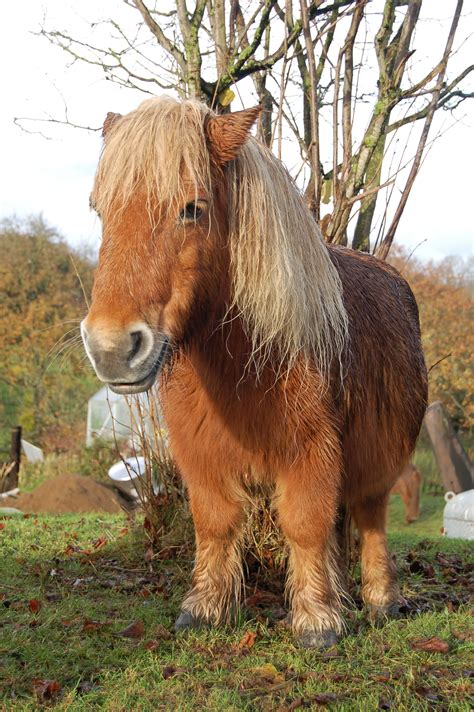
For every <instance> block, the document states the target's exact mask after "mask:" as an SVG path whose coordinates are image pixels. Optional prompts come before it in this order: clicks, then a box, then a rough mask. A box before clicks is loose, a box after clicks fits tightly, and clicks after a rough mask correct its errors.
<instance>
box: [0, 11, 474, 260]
mask: <svg viewBox="0 0 474 712" xmlns="http://www.w3.org/2000/svg"><path fill="white" fill-rule="evenodd" d="M425 4H428V5H430V10H431V9H432V8H433V0H429V2H428V3H426V2H425ZM437 5H438V7H440V5H442V6H443V12H444V15H445V17H449V16H450V11H451V6H453V7H454V0H446V2H443V3H437ZM466 5H467V6H469V5H471V7H472V4H471V3H469V2H468V3H466ZM117 12H118V13H121V14H122V16H123V17H124V18H125V20H126V21H128V18H130V14H128V15H127V13H131V12H132V11H131V10H130V9H129V8H125V7H124V6H123V3H121V2H119V0H81V1H80V2H79V0H76V2H73V1H72V0H70V1H69V2H67V1H64V0H47V1H45V2H41V0H23V2H21V3H9V4H8V6H6V7H5V8H4V12H3V21H2V23H1V27H0V52H1V53H2V55H3V56H2V58H1V59H2V64H1V66H2V69H3V71H2V109H1V113H0V131H1V141H2V151H1V159H2V170H1V173H0V217H8V216H12V215H17V216H18V217H23V216H27V215H30V214H38V213H42V214H43V216H44V218H45V219H46V221H47V222H48V223H50V224H51V225H53V226H55V227H57V228H58V229H59V231H60V232H61V233H62V234H63V235H64V237H66V239H67V240H68V241H69V242H70V243H71V244H74V245H78V244H84V245H87V246H90V247H93V248H96V247H97V244H98V239H99V235H100V225H99V223H98V220H97V218H95V217H94V215H93V214H91V213H90V211H89V207H88V199H89V193H90V189H91V184H92V180H93V176H94V172H95V167H96V163H97V158H98V155H99V151H100V145H101V140H100V136H99V134H98V133H97V132H96V133H94V132H86V131H80V130H76V129H72V128H70V127H60V126H58V127H55V126H53V125H51V124H41V123H39V122H36V123H35V122H24V123H23V125H24V126H25V128H28V129H29V130H30V131H36V132H40V131H41V132H44V133H45V134H47V135H48V136H49V137H51V138H50V140H47V139H45V138H44V137H43V136H42V135H41V134H40V133H33V134H28V133H25V132H23V131H22V130H21V129H20V128H18V127H17V126H15V125H14V123H13V119H14V117H19V116H23V117H38V118H40V117H43V118H45V117H47V116H48V115H49V116H52V117H53V118H60V119H62V118H64V102H66V104H67V107H68V116H69V119H70V120H71V121H73V122H75V123H79V124H86V125H88V126H93V127H98V126H100V125H101V124H102V121H103V119H104V117H105V114H106V113H107V111H118V112H121V113H126V112H127V111H130V110H131V109H133V108H134V107H135V106H136V105H137V104H138V103H139V102H140V101H141V100H142V99H143V95H141V94H139V93H138V92H134V91H131V90H128V89H121V88H120V87H118V86H116V85H114V84H112V83H110V82H107V81H105V80H104V79H103V76H102V74H101V72H100V70H99V69H98V68H94V67H87V66H83V65H79V64H76V65H74V66H72V67H71V66H69V65H68V61H67V57H66V56H65V54H64V53H63V52H62V51H61V50H59V49H57V48H55V47H52V46H51V45H50V44H49V43H48V42H47V41H46V40H45V39H44V38H42V37H38V36H35V35H34V34H33V33H34V32H35V31H37V30H38V29H39V27H40V25H41V22H42V21H43V18H44V17H46V19H47V24H48V26H49V27H58V28H61V29H64V28H67V29H68V30H69V31H70V32H71V34H73V35H74V34H75V30H76V29H77V30H78V31H79V32H83V31H84V28H86V29H87V27H88V20H89V19H98V18H99V17H109V16H112V15H113V14H115V15H116V14H117ZM132 16H133V13H132ZM472 20H473V15H472V14H471V15H470V16H468V18H467V20H465V21H464V22H466V21H467V22H468V23H469V22H470V23H471V31H474V25H473V23H472ZM435 29H436V28H435ZM438 29H439V23H438ZM464 32H465V30H464ZM465 34H466V32H465ZM418 39H419V38H418ZM422 41H423V42H430V41H434V42H437V37H436V32H435V31H434V30H433V31H432V32H428V33H427V34H426V35H425V37H424V38H423V39H422ZM472 54H473V46H472V40H471V44H470V45H469V44H466V45H464V46H463V48H462V49H461V51H460V53H459V55H460V59H461V63H462V61H464V64H465V65H467V64H468V63H469V62H470V61H471V59H470V57H469V55H470V56H471V57H472ZM471 90H472V89H471ZM442 113H443V114H444V116H442V117H441V116H440V118H439V120H438V122H437V127H438V128H439V127H440V126H441V124H442V122H444V123H443V125H444V127H445V128H447V127H448V126H449V125H450V124H452V123H453V121H452V117H451V116H450V115H449V114H447V113H445V112H442ZM457 116H458V117H460V120H459V121H458V122H457V123H456V125H455V126H454V127H452V128H450V129H449V130H448V131H447V132H446V133H445V135H444V136H443V137H442V138H441V139H440V140H438V141H436V142H435V144H434V145H433V148H432V150H431V151H430V153H429V155H428V156H427V158H426V160H425V163H424V165H423V168H422V171H421V174H420V175H419V177H418V178H417V181H416V183H415V187H414V189H413V191H412V193H411V195H410V198H409V202H408V205H407V208H406V210H405V213H404V215H403V218H402V221H401V223H400V226H399V229H398V233H397V242H399V243H401V244H404V245H406V246H407V247H409V248H410V249H412V248H413V247H415V246H416V245H418V243H421V242H423V241H424V242H423V244H422V245H421V246H420V247H419V248H418V249H417V253H416V254H417V255H418V256H419V257H422V258H425V259H429V258H433V259H440V258H442V257H443V256H445V255H451V254H455V255H462V256H468V255H470V254H472V251H473V236H474V230H473V223H474V217H473V216H474V210H473V203H474V189H473V185H474V181H473V178H472V164H473V160H474V148H473V144H474V142H473V127H474V100H472V101H471V102H464V104H463V108H462V110H460V111H458V112H457Z"/></svg>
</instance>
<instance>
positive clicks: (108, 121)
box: [102, 111, 122, 137]
mask: <svg viewBox="0 0 474 712" xmlns="http://www.w3.org/2000/svg"><path fill="white" fill-rule="evenodd" d="M121 118H122V114H114V112H113V111H109V113H108V114H107V116H106V117H105V121H104V123H103V125H102V136H103V137H105V136H106V135H107V132H108V131H109V129H110V128H111V127H112V126H113V125H114V124H115V122H116V121H118V120H119V119H121Z"/></svg>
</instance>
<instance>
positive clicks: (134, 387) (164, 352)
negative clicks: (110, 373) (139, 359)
mask: <svg viewBox="0 0 474 712" xmlns="http://www.w3.org/2000/svg"><path fill="white" fill-rule="evenodd" d="M170 350H171V349H170V343H169V340H168V339H166V338H165V339H164V340H163V343H162V344H161V349H160V352H159V354H158V358H157V359H156V361H155V363H154V364H153V367H152V369H151V371H149V373H148V375H146V376H145V377H144V378H142V379H140V380H139V381H133V382H132V383H108V384H107V385H108V387H109V388H110V390H111V391H113V392H114V393H117V394H119V395H127V396H128V395H133V394H134V393H143V392H144V391H147V390H149V389H150V388H151V387H152V385H153V384H154V382H155V380H156V377H157V375H158V373H159V372H160V370H161V368H162V366H163V364H164V362H165V361H166V358H167V356H168V354H169V353H170Z"/></svg>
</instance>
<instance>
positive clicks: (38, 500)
mask: <svg viewBox="0 0 474 712" xmlns="http://www.w3.org/2000/svg"><path fill="white" fill-rule="evenodd" d="M0 506H2V507H16V508H17V509H20V510H21V511H22V512H48V513H49V514H67V513H68V512H73V513H84V512H110V513H111V514H114V513H115V512H121V511H122V509H123V508H124V506H125V501H124V500H123V499H122V498H121V497H120V495H119V494H118V493H116V492H115V491H114V490H112V489H111V488H110V487H107V486H106V485H103V484H100V483H99V482H95V481H94V480H92V479H91V478H90V477H84V476H83V475H70V474H67V475H60V476H59V477H55V478H54V479H52V480H48V481H47V482H44V483H43V484H42V485H40V486H39V487H37V488H36V489H35V490H34V491H33V492H25V493H23V494H20V495H19V496H18V497H8V499H4V500H2V501H1V504H0Z"/></svg>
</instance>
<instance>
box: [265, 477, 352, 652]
mask: <svg viewBox="0 0 474 712" xmlns="http://www.w3.org/2000/svg"><path fill="white" fill-rule="evenodd" d="M331 482H337V478H336V477H334V478H333V479H331V478H329V480H326V483H327V487H325V488H322V489H321V490H319V492H318V489H319V488H318V487H317V485H316V486H315V481H314V479H313V478H306V477H305V476H304V473H302V472H301V471H298V472H293V473H292V474H289V473H287V474H286V476H285V477H282V478H281V479H280V480H279V482H278V488H277V500H276V504H277V508H278V513H279V521H280V524H281V527H282V529H283V533H284V534H285V537H286V539H287V542H288V545H289V561H288V576H287V591H288V596H289V599H290V604H291V612H290V616H289V619H290V621H291V627H292V629H293V633H294V635H295V637H296V640H297V642H298V644H299V645H300V646H301V647H305V648H327V647H330V646H331V645H334V644H335V643H336V642H337V639H338V636H339V635H340V633H341V632H342V630H343V627H344V626H343V621H342V617H341V608H342V604H341V588H340V580H339V571H338V568H337V544H336V534H335V529H334V522H335V518H336V491H335V489H336V488H335V487H334V491H331V487H332V485H331ZM321 491H322V492H324V495H323V497H322V496H321Z"/></svg>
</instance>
